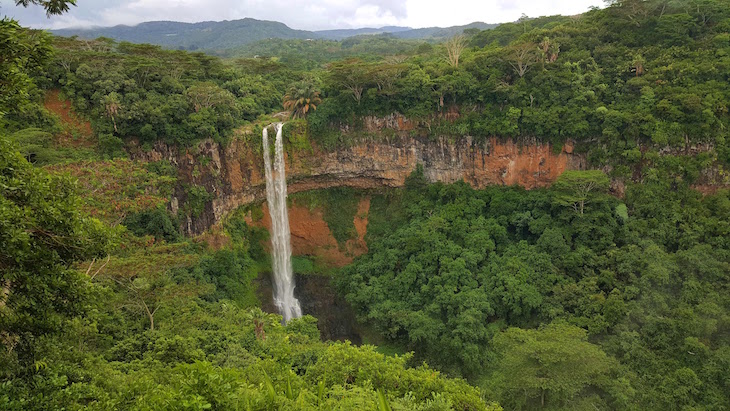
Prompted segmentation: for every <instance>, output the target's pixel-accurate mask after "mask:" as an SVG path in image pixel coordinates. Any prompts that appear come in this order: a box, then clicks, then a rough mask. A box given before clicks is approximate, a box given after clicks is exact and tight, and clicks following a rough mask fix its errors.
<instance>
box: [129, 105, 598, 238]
mask: <svg viewBox="0 0 730 411" xmlns="http://www.w3.org/2000/svg"><path fill="white" fill-rule="evenodd" d="M365 129H366V130H367V131H368V132H370V133H373V134H377V133H378V132H382V131H384V130H387V129H389V130H390V131H391V132H390V133H388V135H389V136H391V137H389V138H388V139H385V138H383V137H378V138H372V139H361V140H360V142H359V143H357V144H354V145H353V146H350V147H345V148H341V149H338V150H335V151H325V150H320V149H318V148H317V147H313V148H312V149H311V150H309V149H307V150H301V151H298V152H294V153H292V152H288V153H287V158H286V163H287V179H288V184H289V193H296V192H301V191H307V190H313V189H321V188H329V187H337V186H349V187H355V188H363V189H366V188H380V187H400V186H403V184H404V183H405V180H406V177H408V176H409V175H410V174H411V173H412V172H413V170H414V169H416V167H417V166H418V165H419V164H420V165H422V166H423V171H424V174H425V176H426V178H427V179H428V180H429V181H431V182H437V181H440V182H444V183H452V182H456V181H459V180H464V181H465V182H467V183H469V184H471V185H472V186H473V187H475V188H481V187H485V186H488V185H514V184H516V185H520V186H523V187H525V188H528V189H529V188H534V187H544V186H547V185H549V184H550V183H552V182H553V181H555V179H556V178H557V177H558V176H559V175H560V174H561V173H562V172H563V171H565V170H567V169H583V168H584V167H585V159H584V157H583V156H581V155H577V154H575V153H573V146H572V144H570V143H568V144H565V146H564V147H563V148H562V150H561V151H560V152H557V153H556V152H555V151H554V150H553V148H552V147H551V146H550V145H548V144H541V143H538V142H537V141H536V140H531V139H521V140H520V141H512V140H507V141H504V140H498V139H496V138H492V139H487V140H486V141H484V142H476V141H474V140H473V139H471V138H470V137H464V138H462V139H460V141H453V140H450V139H447V138H437V139H433V138H419V137H411V136H410V134H412V133H409V131H410V130H412V129H413V125H412V124H409V123H408V120H406V119H404V118H402V117H398V116H391V117H386V118H384V119H383V118H368V119H366V121H365ZM392 131H395V133H393V132H392ZM343 132H345V133H347V132H348V131H347V130H343ZM371 135H372V134H371ZM256 138H257V136H247V137H246V138H240V139H237V140H234V141H233V142H232V143H231V144H229V145H228V146H227V147H221V146H220V145H219V144H216V143H214V142H213V141H203V142H201V143H200V144H199V145H198V146H197V147H193V148H188V149H182V148H177V147H173V146H169V145H166V144H162V143H159V144H157V145H155V146H154V147H153V149H152V150H149V151H143V150H141V149H139V148H135V147H131V149H130V151H131V153H132V156H133V157H134V158H139V159H143V160H148V161H159V160H168V161H170V162H171V163H172V164H173V165H175V166H176V167H177V169H178V173H179V176H180V178H181V180H182V184H180V185H179V186H178V188H177V189H176V192H175V194H174V198H173V199H172V202H171V208H172V211H173V212H174V213H176V212H177V208H178V205H179V204H183V203H184V202H185V201H186V200H187V197H188V192H187V191H186V186H189V185H191V184H195V185H200V186H203V187H205V188H206V190H207V191H208V193H210V194H211V195H212V201H209V202H208V203H207V204H206V206H205V211H203V212H202V213H201V214H200V215H197V216H191V217H188V219H187V221H184V222H183V224H182V225H183V227H182V228H183V231H185V232H186V233H188V234H199V233H201V232H203V231H205V230H206V229H207V228H209V227H210V226H212V225H214V224H216V223H217V222H219V221H220V220H221V219H222V218H223V217H224V216H225V215H226V214H227V213H229V212H231V211H233V210H235V209H236V208H238V207H240V206H241V205H245V204H250V203H254V202H258V201H263V200H264V199H265V197H266V196H265V179H264V176H263V166H262V163H263V159H262V155H261V153H260V150H261V148H260V147H261V146H260V144H255V143H254V142H257V141H258V140H256ZM258 138H260V137H258Z"/></svg>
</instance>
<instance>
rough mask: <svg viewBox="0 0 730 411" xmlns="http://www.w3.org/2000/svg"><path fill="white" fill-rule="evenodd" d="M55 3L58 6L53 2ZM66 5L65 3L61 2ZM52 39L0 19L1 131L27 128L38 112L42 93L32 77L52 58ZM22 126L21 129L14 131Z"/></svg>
mask: <svg viewBox="0 0 730 411" xmlns="http://www.w3.org/2000/svg"><path fill="white" fill-rule="evenodd" d="M53 3H58V2H56V1H54V2H53ZM61 3H65V2H61ZM49 40H50V36H48V35H46V34H44V33H40V32H36V31H32V30H29V29H24V28H22V27H20V25H19V24H18V22H17V21H15V20H11V19H9V18H7V17H3V18H2V19H0V129H2V128H5V127H6V126H8V123H10V126H11V127H10V128H11V129H12V128H17V129H22V128H27V127H29V124H28V123H31V125H32V124H33V120H36V119H34V117H35V116H34V112H35V113H37V112H38V111H39V108H38V105H37V104H35V101H34V100H35V99H37V98H39V94H40V93H39V91H38V88H37V86H36V84H35V83H34V82H33V79H32V77H33V76H34V75H37V74H38V73H39V72H41V70H42V67H43V65H44V64H46V63H47V61H48V60H49V59H50V58H51V53H52V50H51V47H50V44H49V43H50V41H49ZM19 123H20V124H21V126H20V127H12V126H13V125H17V124H19Z"/></svg>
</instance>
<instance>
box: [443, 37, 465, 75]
mask: <svg viewBox="0 0 730 411" xmlns="http://www.w3.org/2000/svg"><path fill="white" fill-rule="evenodd" d="M444 45H445V46H446V52H447V54H448V62H449V65H450V66H451V67H454V68H456V67H459V58H460V57H461V53H462V52H463V51H464V49H465V48H466V38H465V37H464V36H461V35H459V36H454V37H451V38H450V39H448V40H446V42H445V43H444Z"/></svg>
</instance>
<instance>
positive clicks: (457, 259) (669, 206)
mask: <svg viewBox="0 0 730 411" xmlns="http://www.w3.org/2000/svg"><path fill="white" fill-rule="evenodd" d="M598 173H599V174H590V173H588V175H587V177H590V178H588V181H593V179H594V177H595V179H598V180H599V181H603V182H605V183H607V179H606V177H605V175H603V174H602V173H600V172H598ZM569 177H571V178H572V177H575V178H577V179H578V180H576V181H583V179H584V177H586V175H585V174H583V173H581V172H578V173H576V175H575V176H569ZM563 181H567V180H563ZM600 185H601V186H603V187H605V184H603V183H601V184H600ZM407 187H409V188H407V189H405V190H403V191H400V192H395V193H389V194H387V195H381V196H375V197H374V198H373V199H372V203H371V204H372V205H371V209H370V215H369V222H370V225H369V227H368V231H369V232H368V236H367V241H368V248H369V252H368V254H366V255H365V256H362V257H360V258H359V259H357V260H356V261H355V263H354V264H353V265H351V266H348V267H345V268H344V269H343V270H342V275H341V277H339V278H337V282H338V286H339V287H340V289H341V290H342V291H343V292H345V293H346V295H347V299H348V301H350V302H351V303H352V304H353V306H354V307H355V308H356V309H357V310H358V312H359V316H360V317H359V318H360V319H362V320H363V321H365V322H367V323H368V324H369V325H370V326H371V327H372V328H373V329H375V330H376V331H377V332H378V333H380V335H381V336H382V337H384V338H385V339H386V341H389V342H391V343H394V344H396V345H400V346H404V347H406V348H407V349H409V350H414V351H415V354H416V356H417V358H419V359H424V360H427V361H428V362H429V363H430V364H434V365H435V366H437V367H438V368H439V369H441V370H444V371H448V372H450V373H460V374H462V375H465V376H467V377H468V378H470V379H472V380H475V381H477V380H478V381H481V385H483V386H484V387H485V388H487V394H488V396H489V397H490V398H491V397H493V398H498V399H499V400H500V402H501V403H503V404H504V405H505V406H507V407H509V408H510V409H511V408H515V409H538V408H543V405H542V404H543V402H544V408H548V409H566V408H570V409H595V408H598V409H655V408H656V409H663V408H666V409H670V408H672V407H673V405H672V404H684V405H683V406H687V407H692V406H707V407H708V408H717V409H722V408H723V407H726V406H727V401H726V399H721V398H722V397H721V396H718V395H717V393H718V392H721V391H722V390H723V389H724V388H722V387H723V385H722V384H724V382H721V380H717V379H716V378H717V377H716V375H717V374H715V371H711V370H710V369H708V368H707V367H706V366H704V365H703V364H706V362H704V361H719V362H722V361H724V360H722V359H721V358H724V356H725V351H726V350H727V347H728V344H729V343H730V341H728V340H727V338H726V336H725V335H724V332H723V331H722V327H718V326H717V325H718V324H724V323H725V322H726V321H728V317H727V315H726V314H724V313H725V312H726V311H727V309H728V307H730V306H729V305H728V304H730V300H728V299H727V298H724V297H721V296H720V294H721V293H722V291H719V290H724V289H725V288H726V283H727V281H728V277H727V273H729V272H730V270H729V269H730V259H729V257H730V253H729V252H728V247H729V246H730V243H728V242H727V240H726V238H727V237H728V233H730V231H728V230H730V226H729V225H728V221H730V219H728V217H730V214H728V213H730V207H726V205H727V204H726V203H728V192H727V191H720V192H718V193H717V194H716V195H714V196H708V197H706V198H702V197H701V196H700V195H699V194H698V193H697V192H695V191H693V190H691V189H690V188H689V187H688V186H687V185H686V183H685V184H684V185H678V184H677V182H676V181H675V180H674V179H673V178H672V177H671V176H663V177H659V178H657V180H656V181H653V182H646V183H644V184H628V185H627V188H626V196H625V198H624V201H625V202H624V203H620V202H618V200H616V199H614V198H612V197H609V196H603V197H601V198H600V199H598V198H597V199H596V200H595V201H593V202H592V203H591V204H590V207H586V208H585V210H584V213H583V214H582V215H581V214H579V213H576V212H574V211H573V210H572V208H568V207H563V206H562V205H560V204H556V203H555V196H556V192H557V190H558V189H561V188H560V186H558V187H557V188H551V189H549V190H531V191H524V190H521V189H517V188H497V187H492V188H488V189H485V190H479V191H477V190H473V189H471V188H470V187H468V186H467V185H466V184H463V183H457V184H454V185H443V184H432V185H427V184H424V183H423V181H422V180H421V178H419V175H418V173H415V174H414V175H413V176H411V178H409V182H408V183H407ZM566 187H567V188H571V187H572V188H571V189H575V187H576V186H575V185H568V186H566ZM569 192H571V193H572V191H569ZM598 200H600V201H598ZM728 204H730V203H728ZM508 327H511V328H508ZM516 327H519V328H516ZM507 328H508V331H506V332H505V331H504V330H505V329H507ZM689 347H691V348H689ZM688 352H691V353H692V354H687V353H688ZM698 353H702V354H698ZM697 356H699V357H700V358H698V357H697ZM701 358H706V360H702V359H701ZM710 359H711V360H710ZM571 361H576V362H577V363H576V364H572V363H571ZM578 363H580V364H578ZM680 381H682V382H680ZM722 381H724V380H722ZM683 384H686V385H684V386H683ZM680 386H683V387H684V388H682V389H679V387H680ZM669 387H671V388H669Z"/></svg>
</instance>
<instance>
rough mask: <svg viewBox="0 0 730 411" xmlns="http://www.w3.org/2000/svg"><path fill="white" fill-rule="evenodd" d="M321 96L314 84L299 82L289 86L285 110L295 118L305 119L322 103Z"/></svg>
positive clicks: (285, 97) (285, 99) (285, 96)
mask: <svg viewBox="0 0 730 411" xmlns="http://www.w3.org/2000/svg"><path fill="white" fill-rule="evenodd" d="M319 95H320V91H319V90H317V89H316V88H315V87H314V84H312V83H311V82H309V81H298V82H296V83H294V84H292V85H291V86H289V91H287V93H286V94H285V95H284V104H283V105H284V109H286V110H289V111H291V112H292V117H294V118H304V117H306V116H307V114H308V113H309V112H310V111H314V110H316V109H317V106H318V105H319V104H320V103H321V102H322V99H321V98H320V97H319Z"/></svg>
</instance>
